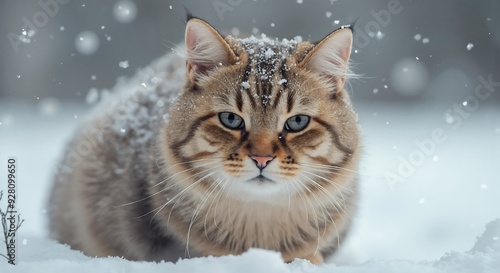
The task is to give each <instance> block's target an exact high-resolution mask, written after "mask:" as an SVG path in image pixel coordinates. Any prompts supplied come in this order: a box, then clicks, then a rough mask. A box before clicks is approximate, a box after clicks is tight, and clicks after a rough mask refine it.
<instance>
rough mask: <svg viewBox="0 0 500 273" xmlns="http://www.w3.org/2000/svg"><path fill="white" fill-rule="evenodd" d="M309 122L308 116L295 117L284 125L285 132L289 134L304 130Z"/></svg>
mask: <svg viewBox="0 0 500 273" xmlns="http://www.w3.org/2000/svg"><path fill="white" fill-rule="evenodd" d="M309 121H311V117H310V116H306V115H296V116H293V117H291V118H289V119H288V120H287V121H286V123H285V130H287V131H290V132H298V131H302V130H304V129H305V128H306V127H307V125H309Z"/></svg>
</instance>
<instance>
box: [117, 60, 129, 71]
mask: <svg viewBox="0 0 500 273" xmlns="http://www.w3.org/2000/svg"><path fill="white" fill-rule="evenodd" d="M118 66H119V67H120V68H123V69H125V68H128V61H127V60H125V61H121V62H119V63H118Z"/></svg>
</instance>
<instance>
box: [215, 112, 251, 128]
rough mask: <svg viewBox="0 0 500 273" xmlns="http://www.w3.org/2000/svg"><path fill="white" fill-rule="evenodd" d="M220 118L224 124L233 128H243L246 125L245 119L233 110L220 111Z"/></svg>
mask: <svg viewBox="0 0 500 273" xmlns="http://www.w3.org/2000/svg"><path fill="white" fill-rule="evenodd" d="M219 120H220V123H222V125H224V126H226V127H227V128H229V129H232V130H236V129H242V128H243V127H244V126H245V122H244V121H243V119H242V118H241V117H240V116H238V115H236V114H235V113H231V112H222V113H219Z"/></svg>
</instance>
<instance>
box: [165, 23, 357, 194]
mask: <svg viewBox="0 0 500 273" xmlns="http://www.w3.org/2000/svg"><path fill="white" fill-rule="evenodd" d="M190 22H191V21H190ZM204 24H205V23H204V22H202V21H201V22H196V25H194V26H193V27H192V29H191V30H190V29H189V27H190V26H189V23H188V30H187V33H186V44H187V47H188V81H187V84H186V90H184V92H183V93H182V94H181V95H180V97H179V98H178V100H177V103H176V104H175V105H174V106H172V110H171V114H170V121H169V124H168V126H167V129H166V130H165V134H166V135H167V137H166V139H167V142H168V144H167V146H166V147H165V150H166V152H165V153H166V155H167V156H166V158H167V161H168V165H170V166H174V167H173V170H172V171H173V172H177V173H180V174H179V175H178V176H177V178H176V179H175V180H180V181H182V182H181V183H182V184H183V185H184V186H189V185H194V186H193V188H195V186H196V187H197V186H200V187H201V188H202V189H203V188H204V191H207V190H208V191H217V189H224V190H225V191H226V192H227V193H229V194H230V195H234V196H237V197H238V198H249V199H253V198H264V199H265V198H273V196H287V195H289V194H292V193H299V192H304V191H307V190H313V191H316V190H321V188H330V187H335V186H337V187H341V186H342V185H341V180H342V179H343V178H344V177H345V176H352V175H353V173H352V171H351V172H349V171H346V170H350V167H351V166H350V164H352V161H353V157H354V156H356V154H357V151H356V150H358V145H359V143H358V142H359V140H358V138H359V136H358V135H359V134H358V130H357V125H356V124H357V123H356V115H355V114H354V112H353V111H352V109H351V106H350V103H349V99H348V97H347V93H346V92H345V91H344V90H343V84H344V81H345V74H341V75H338V73H339V70H341V69H344V68H343V67H342V66H345V65H346V64H347V58H346V57H344V56H343V55H342V54H344V55H345V56H347V57H348V56H349V53H350V43H351V41H350V40H349V41H347V42H346V41H343V40H342V39H343V36H346V37H351V36H350V30H349V29H346V30H342V31H343V32H349V35H338V36H342V37H339V38H338V40H339V41H338V42H335V43H333V44H334V45H337V44H341V45H342V44H344V43H348V48H342V47H340V48H339V49H337V51H336V53H335V54H336V55H332V54H331V53H325V52H324V51H325V49H324V48H323V47H327V46H330V47H331V46H332V45H329V44H325V43H327V42H328V40H326V42H323V41H322V42H320V43H319V44H318V45H313V44H311V43H308V42H298V41H294V40H292V41H286V40H285V41H281V42H278V41H275V40H269V39H265V38H263V39H260V40H256V39H243V40H236V39H233V38H231V37H228V38H226V40H222V39H221V38H219V37H217V36H216V33H210V32H209V31H210V29H208V30H204V29H203V27H207V28H209V26H206V25H204ZM190 31H191V32H190ZM200 31H202V33H199V32H200ZM207 32H209V33H208V34H207ZM203 35H206V36H203ZM207 35H208V36H210V35H214V36H215V37H213V39H214V40H213V41H211V40H209V38H210V37H207ZM335 35H337V34H336V33H333V34H331V35H330V36H332V37H330V38H328V37H327V38H325V39H329V40H330V39H334V38H335V37H334V36H335ZM200 36H202V38H200ZM190 39H191V40H190ZM192 39H194V41H193V40H192ZM200 41H201V42H200ZM217 42H220V43H221V45H218V44H217ZM200 43H201V44H202V45H201V46H200ZM226 46H227V47H226ZM204 47H209V48H210V51H208V50H205V48H204ZM327 49H331V48H327ZM190 50H194V52H193V51H191V53H192V55H191V56H192V58H191V59H190V57H189V56H190V55H189V54H190ZM196 50H198V51H200V52H201V53H200V52H196ZM204 50H205V51H204ZM218 50H219V51H220V52H219V51H218ZM332 50H335V48H333V49H332ZM343 50H344V51H343ZM203 51H204V52H203ZM196 54H209V55H210V57H207V56H203V57H206V58H205V59H204V58H202V57H201V56H200V55H196ZM322 54H323V55H322ZM328 54H329V55H328ZM316 55H317V56H316ZM332 56H333V57H332ZM328 57H329V58H331V60H328V59H325V58H328ZM211 61H212V62H213V64H212V63H211ZM328 61H332V62H337V63H334V64H331V65H330V66H331V67H330V69H331V70H332V71H330V72H331V73H337V74H332V75H329V74H328V73H329V72H328V73H326V74H325V73H323V72H324V71H323V70H324V69H328V67H327V68H325V67H322V66H328V63H326V62H328ZM342 62H344V63H342ZM334 66H335V67H334ZM346 72H347V68H345V69H344V70H343V72H341V73H346ZM335 184H339V185H335Z"/></svg>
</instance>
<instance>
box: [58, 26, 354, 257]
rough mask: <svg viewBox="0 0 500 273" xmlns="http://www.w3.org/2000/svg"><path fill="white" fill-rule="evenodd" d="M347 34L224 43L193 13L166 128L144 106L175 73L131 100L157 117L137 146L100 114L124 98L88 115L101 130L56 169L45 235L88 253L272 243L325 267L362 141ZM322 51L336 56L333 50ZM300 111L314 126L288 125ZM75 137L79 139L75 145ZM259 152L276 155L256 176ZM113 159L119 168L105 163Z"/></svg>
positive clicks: (345, 222) (173, 253)
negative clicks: (78, 160)
mask: <svg viewBox="0 0 500 273" xmlns="http://www.w3.org/2000/svg"><path fill="white" fill-rule="evenodd" d="M347 31H348V32H349V33H350V29H341V30H338V31H337V32H333V33H332V34H330V35H328V36H327V37H326V38H325V40H323V41H322V42H320V43H318V44H312V43H309V42H302V41H298V40H292V41H288V40H283V41H278V40H271V39H268V38H266V37H262V38H260V39H256V38H247V39H235V38H233V37H230V36H229V37H226V38H225V39H223V38H222V37H221V36H220V35H219V34H218V33H217V32H216V31H215V30H214V29H213V28H212V27H211V26H210V25H208V24H207V23H206V22H204V21H202V20H200V19H197V18H193V19H191V20H190V21H189V22H188V27H187V31H186V40H187V41H186V44H187V45H188V49H187V54H186V56H187V66H186V67H187V69H186V70H185V73H186V74H187V75H188V76H187V77H186V80H185V82H184V88H183V90H182V92H181V93H180V95H179V97H178V98H177V99H176V101H175V103H174V104H173V105H171V106H170V110H169V119H168V122H167V123H166V124H162V123H160V122H158V120H161V118H160V116H161V115H163V114H164V113H162V111H161V109H160V110H158V109H156V108H152V107H153V106H152V105H156V104H155V103H156V102H155V100H157V99H158V97H159V98H162V97H164V96H166V95H165V94H164V93H162V92H163V91H162V90H163V89H164V88H165V87H166V86H171V85H172V84H173V82H172V79H171V76H169V75H166V76H164V77H165V78H164V80H163V82H162V83H161V84H160V85H159V86H158V87H157V88H156V91H154V92H156V93H158V96H157V97H153V98H151V97H146V98H145V99H144V100H141V103H140V104H139V106H135V107H143V108H144V107H145V108H146V109H149V110H147V112H148V113H149V114H150V115H151V120H152V121H151V122H150V123H148V124H145V125H144V126H146V127H147V128H149V130H151V132H152V135H153V137H151V138H150V139H149V140H148V141H147V142H145V143H143V144H141V146H139V147H133V146H130V143H132V142H133V140H134V139H133V138H134V134H133V133H131V136H130V137H129V138H125V139H123V138H118V137H117V136H116V134H115V133H113V132H111V131H110V130H109V129H108V128H107V127H106V126H103V125H102V122H101V121H102V120H103V119H105V118H109V119H110V120H111V121H110V122H111V123H112V124H113V123H116V122H118V119H119V118H118V117H119V114H118V113H121V111H123V110H120V109H121V108H120V107H122V106H118V105H117V106H116V107H117V108H116V109H114V110H111V113H110V114H108V115H107V116H105V117H103V116H101V117H99V116H98V117H97V118H95V119H94V120H93V121H91V122H90V127H91V128H93V127H99V128H100V130H102V131H101V132H103V134H102V135H103V136H102V137H101V139H100V141H95V142H92V145H91V148H90V150H91V152H90V153H89V154H87V155H86V156H84V158H83V159H82V162H83V163H82V164H79V165H77V166H76V167H74V168H72V170H71V171H70V173H69V174H68V173H63V172H61V173H60V174H59V175H58V181H60V183H56V184H55V186H54V190H53V193H52V209H51V214H50V215H51V230H52V232H53V236H54V237H55V238H57V239H59V240H60V241H62V242H65V243H68V244H70V245H71V246H72V247H74V248H77V249H80V250H83V251H84V252H85V253H87V254H89V255H98V256H107V255H117V256H124V257H126V258H128V259H135V260H160V259H171V260H175V259H176V257H184V256H205V255H216V256H217V255H226V254H239V253H242V252H244V251H246V250H247V249H249V248H252V247H258V248H264V249H270V250H276V251H280V252H281V253H282V255H283V258H284V259H285V260H286V261H292V260H293V259H295V258H305V259H309V260H310V261H311V262H313V263H321V262H322V261H323V260H324V258H325V257H326V256H328V255H330V254H332V253H333V252H334V251H335V250H336V249H337V248H338V247H339V246H340V244H341V243H342V241H343V239H344V237H345V236H346V234H347V233H348V230H349V227H350V225H351V221H352V217H353V214H354V212H355V209H356V203H357V198H358V181H357V168H358V162H359V157H360V153H361V148H360V147H361V143H360V137H359V132H358V127H357V123H356V114H355V112H354V111H353V109H352V107H351V104H350V102H349V98H348V94H347V92H346V91H345V90H344V83H345V80H346V76H347V75H348V73H349V72H348V71H349V70H348V66H347V63H348V57H349V56H348V55H349V54H350V40H349V37H352V35H351V36H349V34H348V33H347ZM200 37H203V39H201V38H200ZM337 37H338V41H337V40H335V41H330V40H331V39H337ZM346 37H347V38H346ZM200 39H201V40H200ZM345 41H347V42H348V43H347V42H345ZM197 43H198V44H197ZM199 43H201V45H200V44H199ZM212 47H215V48H212ZM328 47H332V48H331V49H332V50H338V51H334V52H340V53H339V54H337V55H339V56H336V57H331V52H330V51H331V50H330V51H329V50H328ZM199 49H201V50H199ZM213 52H215V53H214V54H213V55H211V54H212V53H213ZM342 52H343V53H342ZM224 53H225V54H226V55H225V54H224ZM342 54H344V55H343V56H342ZM323 55H325V56H323ZM323 57H324V58H327V61H328V60H330V64H328V63H325V62H324V58H323ZM328 65H331V66H332V69H331V71H332V73H329V72H328V71H329V70H328ZM171 66H172V67H176V66H175V65H173V64H172V65H171ZM174 69H179V68H174ZM159 73H161V71H160V72H159ZM148 105H150V106H148ZM132 107H134V106H132ZM155 107H156V106H155ZM129 108H130V106H129ZM155 109H156V110H155ZM221 112H231V113H235V114H237V115H238V116H240V117H242V119H243V120H244V127H243V128H242V129H238V130H232V129H228V128H226V127H225V126H223V125H222V124H221V121H220V120H219V117H218V114H219V113H221ZM299 114H301V115H308V116H310V117H311V121H310V122H309V124H308V126H307V127H306V128H305V129H304V130H302V131H300V132H292V131H287V130H285V129H284V128H285V122H286V120H287V119H288V118H290V117H293V116H295V115H299ZM153 120H154V121H155V122H153ZM108 127H109V126H108ZM81 139H82V136H81V135H80V136H79V135H78V134H77V137H76V138H75V140H74V141H73V142H72V143H71V144H70V147H71V146H72V145H73V146H74V145H77V143H78V142H79V141H81ZM123 151H129V152H128V153H127V154H126V156H125V157H124V156H123ZM255 154H258V155H271V156H272V160H271V161H269V163H268V165H267V166H266V167H265V168H264V169H262V170H260V169H259V168H257V166H256V164H255V162H254V161H253V160H252V159H251V156H252V155H255ZM65 160H67V159H65ZM117 165H118V167H120V168H122V169H124V170H125V172H124V173H125V174H122V175H118V176H117V175H116V174H114V173H113V172H112V171H111V170H110V169H112V168H114V167H116V166H117ZM184 250H185V251H184Z"/></svg>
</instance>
